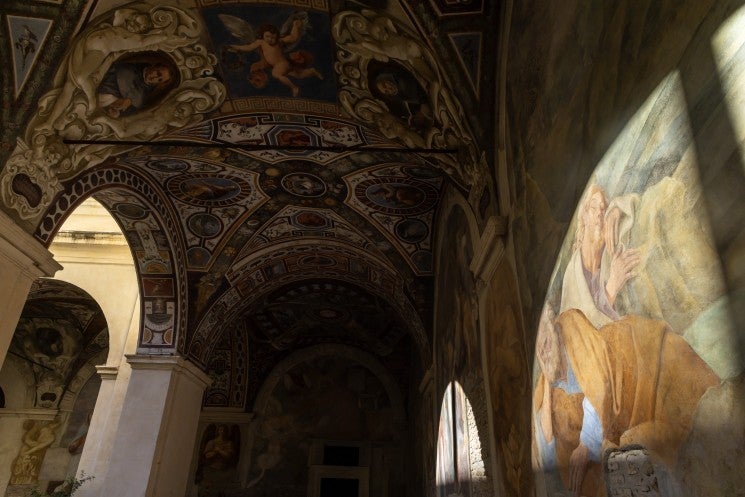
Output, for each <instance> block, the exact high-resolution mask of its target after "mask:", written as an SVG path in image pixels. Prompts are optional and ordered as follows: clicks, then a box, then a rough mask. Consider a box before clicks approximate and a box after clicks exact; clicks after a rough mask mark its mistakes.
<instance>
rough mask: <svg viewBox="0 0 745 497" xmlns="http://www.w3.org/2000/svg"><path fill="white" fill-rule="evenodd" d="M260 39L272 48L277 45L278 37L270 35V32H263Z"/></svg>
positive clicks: (273, 34) (274, 34)
mask: <svg viewBox="0 0 745 497" xmlns="http://www.w3.org/2000/svg"><path fill="white" fill-rule="evenodd" d="M261 38H262V39H263V40H264V41H265V42H266V43H267V44H268V45H271V46H274V45H276V44H277V41H278V37H277V34H276V33H272V32H271V31H265V32H264V34H263V35H261Z"/></svg>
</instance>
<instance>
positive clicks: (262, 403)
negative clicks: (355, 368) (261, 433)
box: [253, 344, 406, 421]
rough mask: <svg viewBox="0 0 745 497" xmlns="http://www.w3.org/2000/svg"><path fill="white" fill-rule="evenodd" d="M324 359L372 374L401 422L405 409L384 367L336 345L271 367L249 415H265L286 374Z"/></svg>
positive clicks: (311, 349) (299, 353)
mask: <svg viewBox="0 0 745 497" xmlns="http://www.w3.org/2000/svg"><path fill="white" fill-rule="evenodd" d="M324 356H338V357H342V358H347V359H351V360H353V361H355V362H358V363H360V364H361V365H363V366H365V368H367V369H368V370H369V371H370V372H372V373H373V374H374V375H375V376H376V377H377V378H378V379H379V380H380V381H381V383H382V384H383V386H384V387H385V390H386V394H387V395H388V398H389V400H390V401H391V406H392V407H393V409H394V412H395V413H396V414H397V415H398V416H399V420H400V421H403V420H404V419H405V417H406V410H405V407H404V400H403V396H402V395H401V391H400V390H399V388H398V385H397V384H396V380H395V378H393V376H391V374H390V373H389V372H388V370H387V369H386V368H385V366H383V365H382V364H381V363H380V361H378V360H377V359H376V358H375V357H374V356H373V355H372V354H369V353H367V352H364V351H362V350H360V349H357V348H354V347H349V346H347V345H338V344H325V345H315V346H313V347H308V348H306V349H303V350H299V351H297V352H293V353H292V354H290V355H289V356H287V357H286V358H285V359H284V360H283V361H282V362H280V363H279V364H277V365H276V366H275V367H274V369H273V370H272V372H271V373H270V374H269V376H267V378H266V380H264V383H263V384H262V385H261V388H260V389H259V393H258V394H257V395H256V400H255V401H254V409H253V412H254V413H255V414H256V415H257V416H260V415H263V414H265V413H266V410H267V407H268V404H269V397H270V396H271V394H272V391H273V390H274V387H276V386H277V383H279V381H280V380H281V379H282V377H283V376H284V375H285V374H286V373H287V372H288V371H290V370H291V369H292V368H294V367H295V366H297V365H299V364H302V363H304V362H309V361H312V360H314V359H316V358H319V357H324Z"/></svg>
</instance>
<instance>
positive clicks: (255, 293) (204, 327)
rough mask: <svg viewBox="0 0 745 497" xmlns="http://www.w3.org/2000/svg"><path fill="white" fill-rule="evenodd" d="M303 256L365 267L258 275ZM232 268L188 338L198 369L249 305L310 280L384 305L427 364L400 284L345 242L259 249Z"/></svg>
mask: <svg viewBox="0 0 745 497" xmlns="http://www.w3.org/2000/svg"><path fill="white" fill-rule="evenodd" d="M302 253H307V254H308V255H328V256H336V255H339V254H342V255H343V256H344V257H349V258H357V259H358V260H363V261H365V262H366V263H367V264H369V267H368V268H367V269H366V271H365V273H364V274H363V275H360V274H357V273H354V272H351V271H349V270H344V271H332V270H330V269H328V268H323V269H322V270H315V271H313V270H307V269H304V270H303V272H300V273H292V272H289V273H286V274H284V275H280V276H278V277H275V278H274V279H270V280H267V279H265V278H264V276H263V273H260V270H261V268H262V267H265V266H267V267H268V266H271V265H272V263H273V262H276V261H278V260H280V258H281V257H283V256H285V255H286V254H292V255H297V254H302ZM233 268H234V269H233V270H231V271H229V272H228V273H227V274H226V278H227V279H228V280H229V281H230V282H231V284H232V288H230V289H229V290H227V291H226V292H225V293H223V294H222V295H221V296H220V297H219V298H218V299H217V301H216V302H215V303H213V304H212V306H211V307H210V309H209V310H208V311H207V312H206V313H205V314H204V315H203V316H202V318H201V319H200V321H199V324H198V325H197V328H196V331H195V333H194V334H193V335H192V337H191V341H190V343H189V346H188V354H189V356H190V357H192V358H194V360H195V361H197V362H198V363H200V364H204V363H205V361H206V358H207V357H208V356H209V354H210V351H211V348H212V347H214V344H215V343H216V341H217V340H216V337H217V336H219V335H220V334H221V333H222V332H223V329H224V328H225V326H226V324H228V323H230V322H232V321H233V320H234V319H236V318H237V317H238V316H239V315H240V314H241V313H242V312H244V311H245V310H246V309H247V308H248V307H250V305H251V303H253V302H257V301H259V300H260V299H261V298H263V297H264V296H265V295H267V294H269V293H271V292H272V291H274V290H276V289H277V288H279V287H281V286H285V285H288V284H291V283H298V282H299V281H304V280H308V279H313V278H323V279H328V280H332V281H333V280H337V281H342V282H349V283H352V284H354V285H358V286H360V287H361V288H363V289H365V290H367V291H369V292H370V293H371V294H373V295H375V296H377V297H379V298H381V299H383V300H384V301H386V302H388V303H389V304H390V305H391V307H392V308H393V309H395V310H396V311H397V312H398V314H399V316H400V319H401V321H402V323H404V324H405V325H407V328H408V329H409V331H410V332H411V335H412V337H413V339H414V342H415V343H416V345H417V349H418V352H419V355H420V358H421V360H422V362H423V363H425V364H426V363H428V362H429V360H430V359H429V357H430V351H431V348H430V347H431V345H430V342H429V339H428V337H427V334H426V332H425V329H424V324H423V323H422V319H421V317H420V315H419V313H418V312H417V310H416V309H415V308H414V305H413V304H412V303H411V301H410V299H409V297H408V296H407V294H406V291H405V288H404V282H403V281H402V279H401V277H400V276H398V275H397V274H396V273H395V271H393V270H392V268H390V266H388V265H387V264H385V265H384V264H383V261H378V260H377V259H375V258H372V257H371V256H370V255H369V254H368V253H366V252H365V251H364V250H361V249H359V248H357V247H353V246H350V245H349V244H346V243H340V242H333V241H324V242H323V243H318V244H313V245H311V244H303V245H297V244H296V242H292V241H290V242H283V243H279V244H276V245H272V246H271V247H269V248H266V249H262V250H261V252H259V253H258V255H256V256H250V257H246V258H244V259H243V260H242V261H241V262H240V263H238V264H235V265H234V266H233ZM257 274H258V276H257ZM391 289H392V291H391Z"/></svg>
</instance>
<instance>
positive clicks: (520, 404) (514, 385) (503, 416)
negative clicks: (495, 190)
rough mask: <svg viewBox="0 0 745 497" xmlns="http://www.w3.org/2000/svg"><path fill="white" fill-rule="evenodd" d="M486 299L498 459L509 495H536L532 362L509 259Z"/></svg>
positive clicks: (490, 285) (488, 365)
mask: <svg viewBox="0 0 745 497" xmlns="http://www.w3.org/2000/svg"><path fill="white" fill-rule="evenodd" d="M485 292H486V298H485V302H484V315H483V316H484V321H485V322H484V330H485V342H484V345H485V347H486V356H485V360H486V371H487V374H488V378H489V389H490V401H491V412H492V417H493V418H492V419H493V420H494V422H493V429H494V438H495V441H496V446H497V461H498V464H499V465H500V466H501V473H502V475H503V477H502V484H503V486H504V490H505V491H506V495H511V496H515V497H517V496H532V495H533V493H532V490H533V488H532V483H533V475H532V474H531V472H530V471H528V470H527V469H526V468H529V467H530V429H531V425H530V418H529V417H528V416H525V415H524V413H525V412H527V411H528V410H529V409H530V394H531V388H530V386H531V385H530V380H529V378H530V375H529V372H530V366H529V364H530V362H529V361H528V353H527V350H526V347H525V338H524V331H523V323H522V313H521V310H520V300H519V294H518V289H517V281H516V279H515V273H514V272H513V270H512V267H511V266H510V264H509V263H508V262H507V261H505V260H503V261H502V262H501V263H500V264H499V266H498V267H497V269H496V271H495V272H494V275H493V276H492V277H491V280H490V281H489V283H488V286H487V289H486V290H485Z"/></svg>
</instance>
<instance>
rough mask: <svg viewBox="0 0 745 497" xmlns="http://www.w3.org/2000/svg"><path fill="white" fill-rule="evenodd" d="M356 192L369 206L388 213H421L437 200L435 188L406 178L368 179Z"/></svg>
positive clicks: (359, 185)
mask: <svg viewBox="0 0 745 497" xmlns="http://www.w3.org/2000/svg"><path fill="white" fill-rule="evenodd" d="M355 193H356V194H357V197H358V198H359V199H360V200H361V201H362V202H363V203H365V204H366V205H367V206H368V207H370V208H372V209H374V210H377V211H381V212H385V213H388V214H402V215H415V214H421V213H423V212H426V211H428V210H430V209H431V208H432V207H434V205H435V202H436V201H437V190H436V189H435V188H433V187H432V186H430V185H428V184H426V183H423V182H420V181H415V180H407V179H405V178H379V179H374V180H366V181H363V182H361V183H359V184H358V185H357V187H356V188H355Z"/></svg>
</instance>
